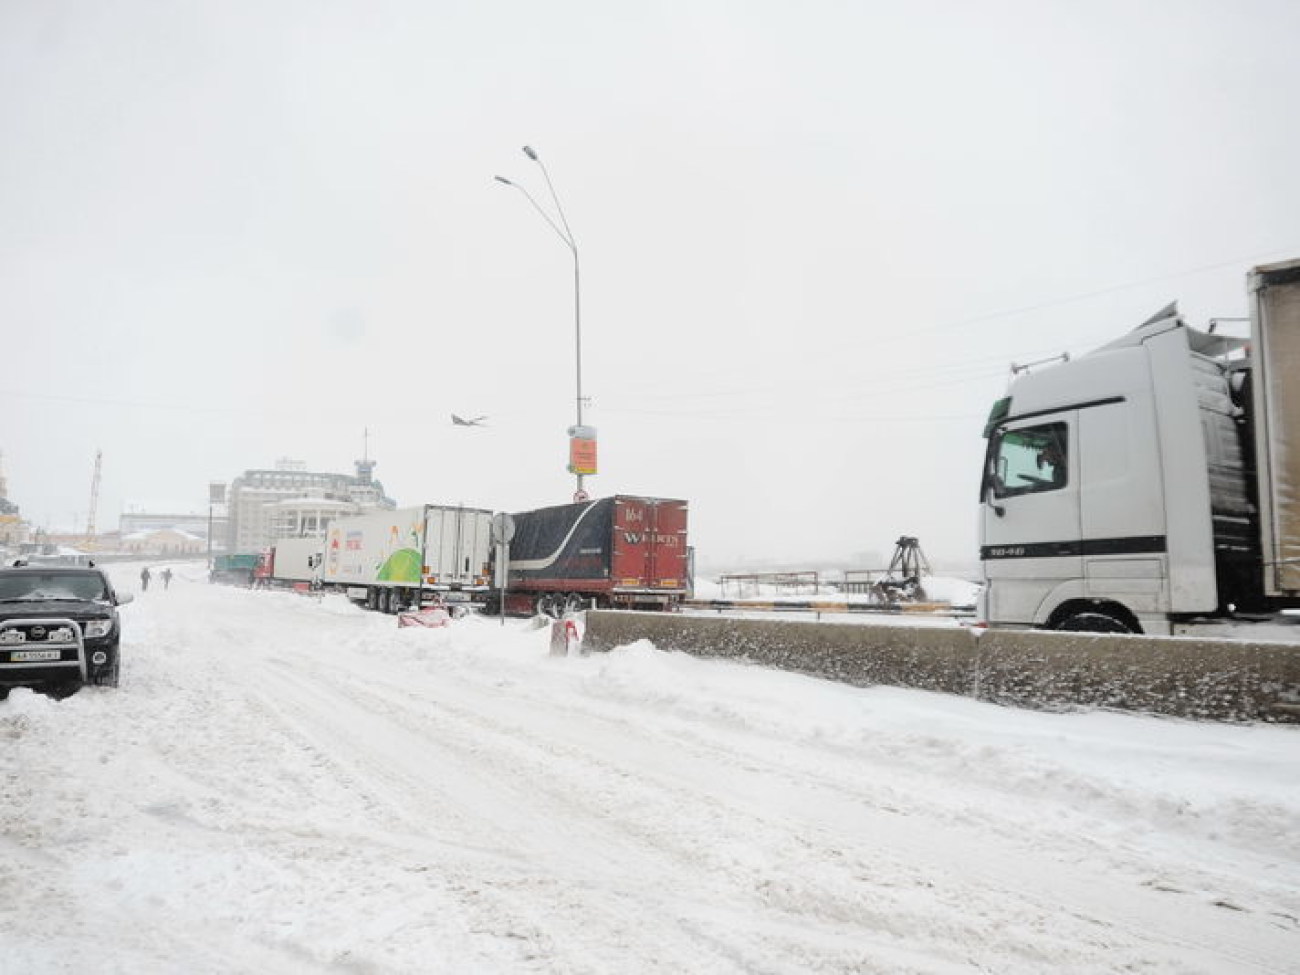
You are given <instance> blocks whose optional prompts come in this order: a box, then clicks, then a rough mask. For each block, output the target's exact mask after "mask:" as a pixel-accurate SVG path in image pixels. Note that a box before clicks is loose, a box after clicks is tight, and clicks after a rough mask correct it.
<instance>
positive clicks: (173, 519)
mask: <svg viewBox="0 0 1300 975" xmlns="http://www.w3.org/2000/svg"><path fill="white" fill-rule="evenodd" d="M164 528H166V529H172V530H173V531H179V532H187V533H189V534H191V535H198V536H199V537H200V538H204V539H206V538H207V537H208V513H207V511H189V512H176V511H143V510H136V511H131V510H128V511H123V512H122V514H121V515H120V516H119V517H118V523H117V530H118V531H120V532H121V533H122V534H123V535H134V534H136V533H137V532H149V531H158V530H160V529H164ZM225 533H226V517H225V515H224V514H216V513H214V514H213V518H212V535H213V537H214V538H222V537H224V535H225Z"/></svg>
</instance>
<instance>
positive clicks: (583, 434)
mask: <svg viewBox="0 0 1300 975" xmlns="http://www.w3.org/2000/svg"><path fill="white" fill-rule="evenodd" d="M569 473H570V474H595V473H596V428H595V427H588V426H578V427H569Z"/></svg>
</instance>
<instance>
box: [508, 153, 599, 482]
mask: <svg viewBox="0 0 1300 975" xmlns="http://www.w3.org/2000/svg"><path fill="white" fill-rule="evenodd" d="M523 152H524V155H525V156H527V157H528V158H529V159H531V160H532V161H533V162H535V163H537V165H538V166H539V167H540V168H541V170H542V176H543V177H545V179H546V188H547V189H548V190H550V193H551V200H552V201H553V202H554V203H555V212H556V213H557V214H559V217H560V222H559V223H558V224H557V223H556V222H555V221H554V220H553V219H552V218H551V215H550V214H549V213H547V212H546V210H545V209H543V208H542V207H541V206H540V205H539V204H538V202H537V201H536V200H534V199H533V196H532V194H531V193H529V192H528V191H527V190H526V189H524V188H523V187H522V186H520V185H519V184H518V183H514V182H512V181H510V180H508V179H506V178H505V177H504V176H497V177H496V181H497V182H498V183H503V184H505V185H506V186H512V187H514V188H515V189H517V190H518V191H519V192H520V193H522V194H523V195H524V199H526V200H527V201H528V202H529V203H531V204H532V206H533V209H534V210H536V211H537V212H538V213H539V214H541V217H542V219H543V220H545V221H546V223H547V224H548V225H549V226H550V228H551V229H552V230H554V231H555V233H556V236H558V237H559V238H560V240H562V241H564V245H565V246H566V247H568V248H569V252H570V253H572V254H573V348H574V377H575V385H576V396H575V398H574V403H575V406H576V411H575V415H576V418H577V420H576V423H575V425H574V433H575V434H577V433H580V432H581V431H582V429H583V423H582V403H583V396H582V289H581V270H580V264H579V260H578V242H577V241H576V240H575V239H574V237H573V231H572V230H570V229H569V221H568V220H567V219H565V216H564V207H563V206H561V204H560V197H559V195H558V194H557V193H556V192H555V186H554V184H552V183H551V174H550V173H549V172H547V169H546V164H545V163H544V162H542V159H541V157H540V156H539V155H538V154H537V150H535V149H534V148H533V147H532V146H524V149H523ZM574 476H575V477H576V478H577V482H578V484H577V490H576V491H575V492H574V495H573V499H574V500H575V501H585V500H586V499H587V492H586V491H585V490H583V475H582V473H581V471H574Z"/></svg>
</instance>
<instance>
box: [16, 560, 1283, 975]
mask: <svg viewBox="0 0 1300 975" xmlns="http://www.w3.org/2000/svg"><path fill="white" fill-rule="evenodd" d="M110 571H112V572H113V573H114V574H115V575H116V576H118V578H119V579H120V580H121V584H122V586H123V588H124V589H127V590H131V591H134V590H135V589H136V588H137V585H138V583H137V582H136V580H135V573H136V572H137V571H138V567H132V566H120V567H113V568H112V569H111V570H110ZM201 579H202V570H201V569H199V568H198V567H187V568H183V569H182V570H181V575H180V577H179V578H178V579H177V581H175V582H173V584H172V587H171V589H170V590H169V591H160V590H159V587H158V586H157V584H156V583H155V585H154V586H153V587H151V589H150V591H149V592H147V593H144V594H141V595H139V596H138V598H137V600H136V602H135V603H134V604H132V605H130V606H127V607H125V608H124V609H123V611H122V615H123V618H124V621H125V628H126V637H125V643H124V646H125V657H124V663H123V682H122V686H121V687H120V688H119V689H117V690H115V691H114V690H109V689H101V688H90V689H86V690H84V691H82V692H81V693H79V694H77V695H75V696H73V697H71V698H69V699H67V700H64V701H52V700H49V699H47V698H44V697H41V696H38V695H35V694H32V693H31V692H28V691H26V690H18V691H15V692H13V693H12V694H11V695H10V697H9V699H8V701H5V702H2V703H0V756H2V757H0V771H2V778H0V810H3V818H2V819H0V970H2V971H5V972H22V973H44V972H70V973H71V972H76V973H82V972H122V973H126V972H130V973H153V972H165V973H172V972H185V973H191V972H194V973H202V972H259V973H263V972H270V973H277V972H283V973H298V972H349V973H356V972H366V973H371V972H373V973H381V972H466V973H492V972H524V971H527V972H582V973H586V972H590V973H602V975H603V973H612V972H617V973H642V972H644V973H650V972H668V973H673V975H678V973H697V972H698V973H712V972H718V973H731V972H763V973H791V975H794V973H800V975H802V973H805V972H827V973H833V972H846V973H847V972H854V973H861V972H881V973H897V972H975V971H983V972H997V973H1005V972H1026V973H1029V972H1033V973H1037V972H1044V971H1054V972H1117V971H1127V972H1146V973H1151V972H1169V973H1186V972H1204V973H1224V972H1278V973H1281V972H1294V971H1295V970H1296V963H1297V958H1300V729H1298V728H1294V727H1273V726H1262V725H1261V726H1233V725H1215V724H1196V723H1190V722H1183V721H1174V720H1160V719H1154V718H1147V717H1139V716H1133V715H1120V714H1109V713H1092V714H1086V713H1080V714H1041V713H1031V712H1022V711H1015V710H1010V709H1004V708H999V707H995V706H992V705H986V704H980V703H976V702H973V701H969V700H964V699H958V698H951V697H945V696H941V695H934V694H927V693H922V692H915V691H906V690H901V689H896V688H875V689H867V690H863V689H855V688H850V687H846V686H841V685H836V684H832V683H827V682H824V681H818V680H813V679H810V678H807V677H802V676H799V675H794V674H788V673H781V672H776V671H767V670H762V669H760V668H757V667H752V666H743V665H738V664H734V663H727V662H721V661H711V660H701V659H696V658H694V657H690V656H686V655H679V654H665V653H661V652H659V651H657V650H655V649H654V648H653V647H651V646H649V645H645V644H639V645H634V646H630V647H626V648H622V649H620V650H618V651H616V652H614V653H610V654H607V655H598V656H591V657H554V656H551V655H550V654H549V652H548V651H549V634H548V633H547V632H546V631H545V630H536V629H532V628H530V627H529V626H528V625H527V624H526V623H523V622H520V621H507V622H506V624H505V625H504V626H503V625H501V624H500V623H499V622H498V621H496V620H487V619H480V618H473V619H467V620H463V621H460V622H458V623H457V624H455V625H454V626H453V627H450V628H447V629H444V630H417V629H403V630H399V629H398V628H397V627H396V625H395V623H394V621H393V619H392V618H390V617H382V616H378V615H374V614H367V613H364V612H362V611H360V610H357V609H354V608H353V607H351V606H350V605H348V604H347V603H346V602H344V601H342V600H341V599H339V598H337V597H326V598H323V599H311V598H306V597H299V596H295V595H291V594H284V593H264V592H250V591H246V590H237V589H229V588H223V587H216V586H208V585H206V584H205V583H203V582H202V581H200V580H201Z"/></svg>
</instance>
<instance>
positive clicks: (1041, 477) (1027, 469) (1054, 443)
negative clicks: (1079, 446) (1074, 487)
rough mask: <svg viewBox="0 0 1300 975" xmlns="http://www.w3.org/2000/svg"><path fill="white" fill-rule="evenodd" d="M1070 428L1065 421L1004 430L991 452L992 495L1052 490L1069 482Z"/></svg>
mask: <svg viewBox="0 0 1300 975" xmlns="http://www.w3.org/2000/svg"><path fill="white" fill-rule="evenodd" d="M1068 437H1069V430H1068V427H1067V426H1066V424H1064V423H1045V424H1043V425H1041V426H1036V427H1021V428H1019V429H1017V430H1004V431H1002V433H1000V434H999V435H998V439H997V445H996V450H995V451H994V452H993V461H992V463H993V469H992V471H990V473H991V474H992V484H993V495H994V497H997V498H1010V497H1015V496H1016V495H1019V494H1035V493H1038V492H1041V491H1055V490H1058V489H1059V488H1063V487H1065V485H1066V484H1067V483H1069V469H1068V464H1067V458H1068V457H1069V450H1068V447H1069V440H1068Z"/></svg>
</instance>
